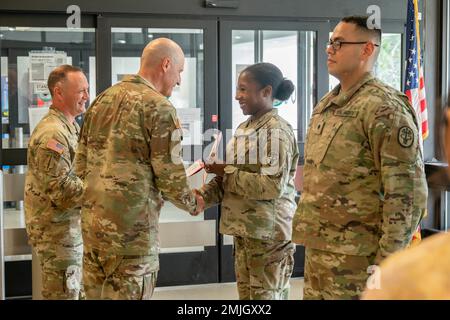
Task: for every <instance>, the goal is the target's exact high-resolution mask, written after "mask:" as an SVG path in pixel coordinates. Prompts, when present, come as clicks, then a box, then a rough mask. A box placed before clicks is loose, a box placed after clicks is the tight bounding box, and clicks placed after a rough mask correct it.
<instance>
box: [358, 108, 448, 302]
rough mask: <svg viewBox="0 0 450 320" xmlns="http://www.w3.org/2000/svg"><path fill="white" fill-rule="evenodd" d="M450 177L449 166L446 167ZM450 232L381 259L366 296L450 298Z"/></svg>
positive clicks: (378, 297) (371, 298)
mask: <svg viewBox="0 0 450 320" xmlns="http://www.w3.org/2000/svg"><path fill="white" fill-rule="evenodd" d="M449 119H450V104H449V105H448V107H447V109H446V110H445V120H446V121H445V128H444V129H445V154H446V158H447V162H448V161H449V159H450V126H449V124H448V121H449ZM447 175H448V176H449V177H450V169H449V167H447ZM449 257H450V233H441V234H437V235H434V236H432V237H430V238H427V239H425V240H424V241H423V242H422V243H421V244H420V245H418V246H416V247H413V248H409V249H406V250H404V251H401V252H398V253H396V254H394V255H392V256H390V257H389V258H387V259H386V260H384V261H383V262H382V263H381V266H380V268H379V269H377V271H376V272H375V274H374V275H373V276H371V278H370V280H369V281H368V283H367V284H368V286H367V289H366V291H365V292H364V293H363V296H362V297H363V299H367V300H375V299H383V300H387V299H393V300H399V299H406V300H425V299H433V300H437V299H445V300H450V258H449Z"/></svg>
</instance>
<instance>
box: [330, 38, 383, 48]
mask: <svg viewBox="0 0 450 320" xmlns="http://www.w3.org/2000/svg"><path fill="white" fill-rule="evenodd" d="M367 42H369V41H358V42H351V41H341V40H331V39H330V40H329V41H328V42H327V47H330V46H331V47H332V48H333V50H334V51H338V50H339V49H340V48H341V47H342V45H343V44H365V43H367ZM373 45H374V46H375V47H379V46H380V45H379V44H376V43H374V44H373Z"/></svg>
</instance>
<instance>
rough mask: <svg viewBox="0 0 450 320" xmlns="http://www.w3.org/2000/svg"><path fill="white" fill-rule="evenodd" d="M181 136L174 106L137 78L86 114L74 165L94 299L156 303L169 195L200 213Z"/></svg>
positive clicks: (86, 276)
mask: <svg viewBox="0 0 450 320" xmlns="http://www.w3.org/2000/svg"><path fill="white" fill-rule="evenodd" d="M179 131H181V128H180V124H179V121H178V118H177V116H176V110H175V108H174V107H173V106H172V105H171V104H170V102H169V101H168V100H167V98H166V97H164V96H163V95H161V94H160V93H159V92H157V91H156V90H155V89H154V87H153V86H152V85H151V84H150V83H149V82H147V81H146V80H145V79H143V78H142V77H140V76H138V75H130V76H126V77H125V78H124V79H123V81H122V82H120V83H118V84H116V85H114V86H112V87H111V88H109V89H107V90H106V91H104V92H103V93H101V94H100V95H99V96H98V97H97V98H96V99H95V101H94V102H93V103H92V105H91V107H90V108H89V109H88V111H87V112H86V116H85V120H84V123H83V127H82V129H81V137H80V143H79V147H78V150H77V155H76V159H75V168H76V172H77V174H78V175H79V176H80V177H81V178H82V180H83V181H84V188H85V189H84V193H83V207H82V213H81V216H82V223H81V224H82V230H83V241H84V248H85V253H84V265H85V268H84V274H83V276H84V281H85V290H86V297H87V298H88V299H100V298H102V299H110V298H111V299H134V298H145V299H148V298H150V296H151V292H152V290H153V288H149V286H154V280H155V279H156V272H157V271H158V269H159V260H158V253H159V235H158V229H159V227H158V219H159V213H160V209H161V206H162V204H163V198H164V199H168V200H170V201H171V202H172V203H174V204H175V205H176V206H177V207H179V208H180V209H183V210H186V211H189V212H191V213H192V212H194V210H195V208H196V200H195V196H194V194H193V193H192V192H191V191H190V189H189V188H188V185H187V182H186V174H185V169H184V165H183V163H182V159H181V154H180V153H181V147H180V139H172V136H174V137H175V136H178V137H179V135H180V133H179ZM149 279H150V280H149ZM102 288H103V289H102Z"/></svg>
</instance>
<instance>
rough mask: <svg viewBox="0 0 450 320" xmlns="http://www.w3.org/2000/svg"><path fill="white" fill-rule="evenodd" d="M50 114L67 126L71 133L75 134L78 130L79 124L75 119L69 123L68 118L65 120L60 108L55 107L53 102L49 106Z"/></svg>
mask: <svg viewBox="0 0 450 320" xmlns="http://www.w3.org/2000/svg"><path fill="white" fill-rule="evenodd" d="M49 113H50V114H52V115H54V116H56V117H57V118H58V119H59V120H61V122H62V123H63V124H64V125H65V126H66V127H67V129H68V130H69V131H70V133H71V134H77V135H78V133H79V132H80V126H79V125H78V123H77V122H76V121H74V122H73V123H70V122H69V120H67V118H66V116H65V115H64V113H62V112H61V110H59V109H57V108H56V107H55V106H54V105H53V104H52V105H51V106H50V111H49Z"/></svg>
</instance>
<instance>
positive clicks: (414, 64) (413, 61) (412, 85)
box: [405, 0, 428, 246]
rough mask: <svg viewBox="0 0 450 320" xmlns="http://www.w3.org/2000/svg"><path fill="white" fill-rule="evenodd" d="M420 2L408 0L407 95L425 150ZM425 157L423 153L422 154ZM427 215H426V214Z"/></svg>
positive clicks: (415, 241)
mask: <svg viewBox="0 0 450 320" xmlns="http://www.w3.org/2000/svg"><path fill="white" fill-rule="evenodd" d="M417 1H418V0H408V15H407V18H406V19H407V21H406V59H407V61H406V75H405V94H406V95H407V96H408V98H409V101H410V102H411V105H412V107H413V108H414V111H415V112H416V116H417V121H418V124H419V130H420V133H421V134H420V135H419V138H420V148H421V150H423V140H425V139H426V138H427V137H428V115H427V101H426V98H425V82H424V80H423V68H422V63H421V62H422V61H421V58H422V55H421V54H420V28H419V6H418V3H417ZM422 156H423V152H422ZM425 215H426V213H425ZM420 229H421V228H420V225H419V227H418V228H417V230H416V232H415V233H414V234H413V237H412V240H411V243H410V246H416V245H418V244H419V243H420V242H421V240H422V237H421V232H420Z"/></svg>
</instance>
